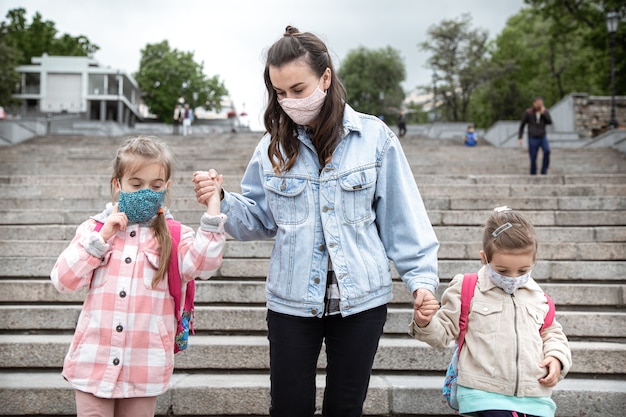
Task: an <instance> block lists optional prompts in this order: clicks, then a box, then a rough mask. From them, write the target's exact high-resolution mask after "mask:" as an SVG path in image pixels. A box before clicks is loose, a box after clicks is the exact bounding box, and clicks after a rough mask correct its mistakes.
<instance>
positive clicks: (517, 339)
mask: <svg viewBox="0 0 626 417" xmlns="http://www.w3.org/2000/svg"><path fill="white" fill-rule="evenodd" d="M511 301H513V329H514V330H515V342H516V343H515V390H514V392H513V395H514V396H515V397H517V390H518V389H519V332H518V331H517V303H515V294H511Z"/></svg>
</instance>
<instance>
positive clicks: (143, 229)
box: [50, 136, 226, 417]
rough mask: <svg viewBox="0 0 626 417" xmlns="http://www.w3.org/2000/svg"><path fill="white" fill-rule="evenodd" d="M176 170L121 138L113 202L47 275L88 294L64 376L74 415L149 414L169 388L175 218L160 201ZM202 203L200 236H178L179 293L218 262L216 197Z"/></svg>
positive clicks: (146, 144) (144, 141)
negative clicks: (70, 390) (72, 393)
mask: <svg viewBox="0 0 626 417" xmlns="http://www.w3.org/2000/svg"><path fill="white" fill-rule="evenodd" d="M173 165H174V160H173V156H172V154H171V153H170V152H169V150H168V149H167V148H166V147H165V145H164V144H162V143H161V142H159V141H157V140H156V139H155V138H151V137H146V136H139V137H136V138H131V139H129V140H127V141H126V142H125V143H124V144H123V145H122V146H121V147H120V148H119V149H118V151H117V154H116V156H115V160H114V163H113V175H112V177H111V181H110V186H111V194H112V197H113V201H114V202H110V203H108V204H107V205H106V208H105V210H104V211H103V212H102V213H100V214H97V215H95V216H92V217H91V218H90V219H88V220H87V221H85V222H83V223H82V224H81V225H80V226H79V227H78V229H77V230H76V235H75V236H74V238H73V239H72V241H71V243H70V244H69V246H68V247H67V248H66V249H65V250H64V251H63V252H62V253H61V255H60V256H59V258H58V260H57V261H56V263H55V265H54V268H53V269H52V272H51V274H50V277H51V279H52V283H53V284H54V287H55V288H56V289H57V290H58V291H59V292H62V293H71V292H74V291H78V290H80V289H81V288H87V289H88V291H87V295H86V298H85V301H84V303H83V307H82V311H81V314H80V317H79V318H78V324H77V327H76V331H75V333H74V338H73V340H72V343H71V345H70V348H69V351H68V353H67V355H66V356H65V361H64V363H63V372H62V375H63V377H64V378H65V379H66V380H67V381H69V383H70V384H71V385H72V387H73V388H74V390H75V397H76V410H77V416H78V417H84V416H96V415H97V416H106V417H113V416H139V417H144V416H145V417H151V416H154V411H155V407H156V402H157V396H159V395H161V394H163V393H164V392H166V391H167V390H168V389H169V387H170V384H171V377H172V373H173V370H174V338H175V335H176V333H177V325H178V323H177V317H176V315H175V312H174V301H173V299H172V296H171V295H170V289H169V283H168V275H167V271H168V267H169V261H170V259H171V255H172V254H171V251H172V236H171V235H170V233H169V227H168V225H167V221H166V219H171V218H172V215H171V214H170V212H169V210H168V209H167V208H166V207H164V206H163V204H164V203H165V201H166V199H168V198H169V190H170V185H171V184H172V180H171V177H172V169H173ZM205 205H206V212H205V213H203V214H202V217H201V219H200V227H199V228H198V230H197V233H194V231H193V229H191V228H190V227H187V226H185V225H182V224H181V225H180V229H178V230H180V240H179V241H178V240H177V241H178V242H179V243H178V253H177V254H175V255H174V256H177V257H178V259H179V260H180V262H179V264H178V265H179V269H180V277H181V280H180V281H181V285H184V287H186V283H187V282H188V281H191V280H193V279H195V278H196V277H197V278H200V279H208V278H209V277H211V276H212V275H213V274H214V273H215V271H216V270H217V269H218V268H219V266H220V265H221V262H222V249H223V247H224V221H225V220H226V217H225V216H224V215H223V214H221V213H220V200H219V195H216V196H214V197H212V198H209V199H207V200H205ZM98 224H100V225H101V227H100V228H99V229H98ZM182 298H183V299H184V295H183V296H182Z"/></svg>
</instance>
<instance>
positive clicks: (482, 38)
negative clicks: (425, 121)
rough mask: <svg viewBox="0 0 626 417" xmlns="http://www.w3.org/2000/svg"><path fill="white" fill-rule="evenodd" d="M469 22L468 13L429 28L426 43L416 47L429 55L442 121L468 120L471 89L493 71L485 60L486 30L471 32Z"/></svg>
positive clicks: (486, 49) (428, 65)
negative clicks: (441, 102) (440, 102)
mask: <svg viewBox="0 0 626 417" xmlns="http://www.w3.org/2000/svg"><path fill="white" fill-rule="evenodd" d="M471 22H472V19H471V16H470V15H469V14H463V15H462V16H460V17H458V18H456V19H444V20H442V21H441V23H439V24H438V25H434V26H431V27H430V28H429V29H428V36H427V40H426V41H424V42H422V43H420V44H419V45H418V46H419V48H420V49H421V50H423V51H426V52H430V53H431V56H430V58H429V59H428V63H427V67H428V68H430V69H432V71H433V73H434V74H436V75H435V77H436V80H437V96H438V100H442V101H443V104H442V105H441V107H440V108H439V110H438V111H439V115H438V116H439V118H441V119H444V120H452V121H464V120H467V117H468V114H469V112H468V107H469V103H470V100H471V97H472V94H473V93H474V90H475V89H476V88H477V87H478V86H480V85H481V84H482V83H483V82H484V81H485V80H487V79H489V78H490V77H492V76H493V73H494V71H496V68H494V67H493V66H492V65H490V63H489V61H488V54H489V43H488V33H487V31H486V30H483V29H472V28H471ZM425 89H426V90H429V89H430V87H426V88H425ZM430 91H434V86H433V88H432V89H430Z"/></svg>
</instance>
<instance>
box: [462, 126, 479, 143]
mask: <svg viewBox="0 0 626 417" xmlns="http://www.w3.org/2000/svg"><path fill="white" fill-rule="evenodd" d="M476 145H478V142H477V141H476V132H474V126H472V125H469V126H467V131H466V132H465V146H476Z"/></svg>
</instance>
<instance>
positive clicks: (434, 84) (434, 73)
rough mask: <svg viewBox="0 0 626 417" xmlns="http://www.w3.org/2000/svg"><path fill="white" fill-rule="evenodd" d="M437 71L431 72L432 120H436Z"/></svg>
mask: <svg viewBox="0 0 626 417" xmlns="http://www.w3.org/2000/svg"><path fill="white" fill-rule="evenodd" d="M437 80H438V78H437V73H436V72H433V122H436V121H437Z"/></svg>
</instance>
